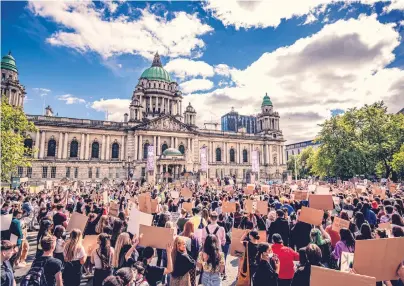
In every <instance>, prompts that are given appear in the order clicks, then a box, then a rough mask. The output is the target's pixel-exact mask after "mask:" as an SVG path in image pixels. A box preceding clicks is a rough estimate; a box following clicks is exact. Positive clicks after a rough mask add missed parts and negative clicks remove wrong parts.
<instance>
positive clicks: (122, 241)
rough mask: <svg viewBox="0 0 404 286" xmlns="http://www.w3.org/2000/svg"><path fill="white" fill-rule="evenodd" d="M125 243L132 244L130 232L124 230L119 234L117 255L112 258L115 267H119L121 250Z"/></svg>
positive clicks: (116, 245) (116, 248)
mask: <svg viewBox="0 0 404 286" xmlns="http://www.w3.org/2000/svg"><path fill="white" fill-rule="evenodd" d="M125 245H131V241H130V237H129V233H127V232H123V233H121V234H120V235H119V236H118V239H117V240H116V244H115V251H114V252H115V255H114V257H113V259H112V266H113V267H115V268H116V267H118V266H119V254H120V252H121V249H122V247H124V246H125Z"/></svg>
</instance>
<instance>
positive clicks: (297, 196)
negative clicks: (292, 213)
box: [293, 191, 309, 201]
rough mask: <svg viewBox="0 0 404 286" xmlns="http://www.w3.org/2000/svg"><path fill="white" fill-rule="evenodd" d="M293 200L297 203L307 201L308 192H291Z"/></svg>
mask: <svg viewBox="0 0 404 286" xmlns="http://www.w3.org/2000/svg"><path fill="white" fill-rule="evenodd" d="M293 194H294V195H295V196H294V199H295V200H297V201H306V200H307V195H308V194H309V192H306V191H295V192H293Z"/></svg>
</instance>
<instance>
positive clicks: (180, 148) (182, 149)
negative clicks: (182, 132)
mask: <svg viewBox="0 0 404 286" xmlns="http://www.w3.org/2000/svg"><path fill="white" fill-rule="evenodd" d="M178 151H180V152H181V154H182V155H184V154H185V147H184V145H180V146H178Z"/></svg>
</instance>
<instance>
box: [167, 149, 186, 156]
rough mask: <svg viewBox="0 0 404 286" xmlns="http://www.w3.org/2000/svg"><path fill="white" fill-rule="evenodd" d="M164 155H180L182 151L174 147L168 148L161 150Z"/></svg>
mask: <svg viewBox="0 0 404 286" xmlns="http://www.w3.org/2000/svg"><path fill="white" fill-rule="evenodd" d="M163 155H164V156H182V153H181V152H180V151H178V150H177V149H175V148H168V149H166V150H164V152H163Z"/></svg>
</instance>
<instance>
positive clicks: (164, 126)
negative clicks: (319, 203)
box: [146, 118, 189, 131]
mask: <svg viewBox="0 0 404 286" xmlns="http://www.w3.org/2000/svg"><path fill="white" fill-rule="evenodd" d="M146 129H157V130H167V131H189V130H188V128H186V127H185V126H184V125H183V124H182V123H180V122H177V121H175V120H173V119H171V118H164V119H160V120H156V121H154V122H151V123H149V124H148V125H147V126H146Z"/></svg>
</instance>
